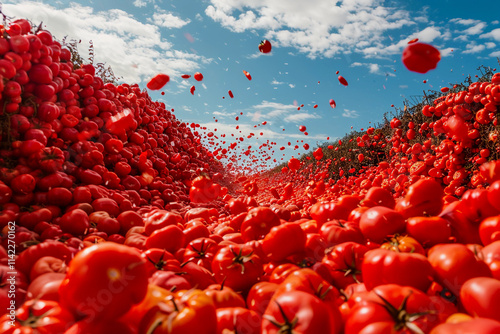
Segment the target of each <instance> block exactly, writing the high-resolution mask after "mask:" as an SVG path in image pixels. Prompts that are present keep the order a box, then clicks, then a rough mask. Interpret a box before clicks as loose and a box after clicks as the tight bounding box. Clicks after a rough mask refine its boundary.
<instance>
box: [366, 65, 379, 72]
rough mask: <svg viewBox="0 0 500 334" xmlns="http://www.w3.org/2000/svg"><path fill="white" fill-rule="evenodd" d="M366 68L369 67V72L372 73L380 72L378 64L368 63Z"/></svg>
mask: <svg viewBox="0 0 500 334" xmlns="http://www.w3.org/2000/svg"><path fill="white" fill-rule="evenodd" d="M368 68H369V69H370V73H372V74H377V73H380V66H379V64H370V66H369V67H368Z"/></svg>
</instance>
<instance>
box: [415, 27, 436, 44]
mask: <svg viewBox="0 0 500 334" xmlns="http://www.w3.org/2000/svg"><path fill="white" fill-rule="evenodd" d="M415 37H416V38H418V40H419V41H420V42H424V43H431V42H432V41H434V40H435V39H436V38H438V37H441V32H440V31H439V28H436V27H427V28H425V29H424V30H422V31H420V32H418V33H417V34H415Z"/></svg>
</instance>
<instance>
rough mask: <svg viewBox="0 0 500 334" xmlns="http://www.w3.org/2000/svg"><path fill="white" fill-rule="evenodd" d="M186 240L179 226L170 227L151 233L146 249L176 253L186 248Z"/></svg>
mask: <svg viewBox="0 0 500 334" xmlns="http://www.w3.org/2000/svg"><path fill="white" fill-rule="evenodd" d="M184 238H185V236H184V233H182V230H181V229H180V228H179V227H178V226H177V225H169V226H165V227H163V228H161V229H158V230H155V231H154V232H153V233H151V235H150V236H149V237H148V238H147V239H146V247H147V248H161V249H164V250H166V251H168V252H170V253H175V252H176V251H177V250H178V249H179V248H181V247H182V246H184Z"/></svg>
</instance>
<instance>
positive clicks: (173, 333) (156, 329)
mask: <svg viewBox="0 0 500 334" xmlns="http://www.w3.org/2000/svg"><path fill="white" fill-rule="evenodd" d="M216 329H217V314H216V311H215V306H214V304H213V301H212V299H211V298H210V297H209V296H207V295H206V294H204V293H203V291H201V290H197V289H193V290H189V291H179V292H177V293H175V294H172V295H171V296H168V297H167V298H166V299H165V300H163V301H160V302H159V303H158V304H157V305H155V306H153V307H152V308H151V309H150V310H149V311H148V312H147V313H146V314H145V315H144V318H143V319H142V321H141V324H140V326H139V331H138V332H139V334H145V333H148V334H150V333H151V334H183V333H199V334H205V333H206V334H213V333H216Z"/></svg>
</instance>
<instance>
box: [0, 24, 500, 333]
mask: <svg viewBox="0 0 500 334" xmlns="http://www.w3.org/2000/svg"><path fill="white" fill-rule="evenodd" d="M0 30H1V32H2V34H1V38H0V58H1V59H0V79H2V80H0V93H1V95H0V98H1V102H2V106H3V108H2V110H1V113H0V123H1V124H2V128H1V129H0V136H1V137H0V138H1V144H2V146H1V147H2V149H1V154H0V209H1V212H0V227H1V228H2V234H1V235H0V238H1V243H2V244H1V245H0V273H1V275H0V281H1V283H2V284H1V285H0V291H1V293H0V306H1V308H0V316H1V318H0V329H1V331H2V333H21V332H22V333H52V334H72V333H118V332H119V333H130V334H134V333H139V334H142V333H157V334H158V333H207V334H208V333H210V334H211V333H225V332H234V333H236V332H238V333H277V332H280V331H281V332H292V331H293V332H300V333H320V332H321V333H328V334H338V333H348V334H350V333H360V332H370V333H409V332H412V333H430V334H442V333H461V332H462V333H465V332H470V331H471V329H472V330H475V331H477V332H481V333H498V332H499V331H500V269H499V268H500V150H499V145H498V131H497V128H498V124H497V114H498V105H499V104H500V73H495V74H494V75H492V76H491V77H486V78H483V79H484V80H480V81H478V82H473V83H470V84H469V86H468V87H465V88H462V87H458V86H457V87H453V88H450V89H443V90H442V91H441V93H442V94H443V95H441V96H438V97H437V98H436V99H435V100H434V101H431V102H430V103H427V104H423V105H421V106H419V108H417V109H416V110H414V112H413V113H408V114H409V116H408V114H405V115H406V116H405V117H394V118H393V119H392V120H390V121H387V122H386V124H384V125H383V126H381V127H379V128H377V129H375V128H374V127H369V128H367V129H366V131H365V130H362V131H363V132H362V133H358V134H357V135H356V136H352V137H350V138H349V137H345V138H342V139H341V140H338V143H329V145H328V146H326V145H325V146H324V147H317V148H315V149H314V151H313V152H311V154H310V155H308V156H306V157H303V158H301V159H298V158H291V159H290V160H289V161H287V162H286V163H284V164H283V165H281V166H278V167H277V168H276V169H275V170H273V171H266V172H263V173H257V172H253V173H243V172H241V171H240V172H239V173H235V172H234V171H235V169H237V167H235V166H231V165H226V166H224V165H223V164H222V163H221V162H220V161H219V158H218V157H222V156H224V155H226V154H227V151H228V149H233V148H234V147H235V146H237V144H238V142H242V141H243V140H244V138H243V137H241V138H237V139H236V141H235V142H234V143H230V144H229V147H228V149H220V150H219V149H218V150H217V152H212V151H210V149H209V148H207V147H205V146H204V145H202V139H203V138H202V134H201V129H200V124H194V123H192V124H186V123H184V122H181V121H179V120H178V119H177V118H176V117H175V115H174V110H173V109H170V110H167V109H166V106H165V104H164V103H161V102H157V101H153V100H152V99H151V97H150V96H149V95H148V93H147V91H144V90H141V89H140V87H139V85H137V84H134V85H129V84H126V83H123V84H119V85H118V84H113V83H111V82H112V80H109V79H111V78H106V77H105V78H102V77H100V76H99V75H97V74H96V73H99V72H100V71H96V70H97V69H96V67H95V66H94V65H91V64H83V63H81V58H79V57H76V56H75V54H74V52H75V50H73V49H71V48H70V46H68V45H65V44H64V43H60V42H58V41H56V40H54V39H53V37H52V35H51V33H50V32H49V31H47V30H44V29H42V28H35V27H32V26H31V25H30V23H29V22H28V21H27V20H24V19H18V20H14V21H12V22H10V21H9V22H8V25H7V26H1V27H0ZM259 50H260V51H261V52H263V53H268V52H270V51H271V44H270V42H269V41H263V42H262V43H261V45H259ZM422 57H423V58H425V59H424V60H422ZM79 59H80V60H79ZM403 61H404V62H405V65H406V66H408V68H409V69H410V70H414V71H417V72H421V73H425V72H426V71H428V70H430V69H432V68H435V66H436V64H437V62H438V61H439V51H437V50H434V49H433V48H432V47H430V46H426V45H423V44H422V43H418V42H417V41H416V40H413V41H410V43H409V45H408V47H407V49H406V50H405V52H404V54H403ZM96 66H98V65H96ZM244 74H245V76H246V77H247V78H248V80H251V76H250V74H249V73H248V72H245V71H244ZM337 74H338V72H337ZM193 77H194V79H195V80H196V81H202V80H203V75H202V74H201V73H199V72H197V73H195V74H194V75H193ZM182 78H184V79H189V78H190V75H187V74H186V75H183V76H182ZM104 79H106V80H104ZM338 79H339V82H340V83H341V84H343V85H345V86H347V81H346V80H345V79H344V78H343V77H341V76H340V77H339V78H338ZM168 80H169V77H168V76H166V75H162V74H160V75H158V76H156V77H155V78H153V79H152V80H151V81H150V82H149V83H148V84H147V87H148V88H149V89H151V90H156V89H161V88H162V87H163V86H164V85H165V84H166V83H167V82H168ZM194 91H195V87H194V86H192V87H191V90H190V92H191V94H193V95H194ZM228 93H229V96H230V97H231V98H233V97H234V95H233V93H232V91H228ZM330 105H331V107H332V108H334V107H335V106H336V104H335V101H333V100H331V101H330ZM301 107H303V105H301ZM299 108H300V107H299ZM405 112H406V109H405ZM241 115H242V114H241ZM236 119H237V120H238V119H239V116H236ZM261 124H262V125H266V122H265V121H264V122H262V123H261ZM299 131H302V132H304V135H307V132H306V127H305V126H301V127H300V128H299ZM214 132H215V131H214ZM214 132H210V133H207V134H206V138H212V137H213V136H215V135H214ZM274 145H275V144H274ZM304 147H307V148H309V144H307V143H304ZM224 150H225V151H224ZM251 152H253V151H250V149H248V151H247V152H246V153H248V154H247V156H250V153H251ZM246 153H245V154H246ZM13 263H14V264H15V267H14V266H13ZM13 291H14V292H15V293H13Z"/></svg>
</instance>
